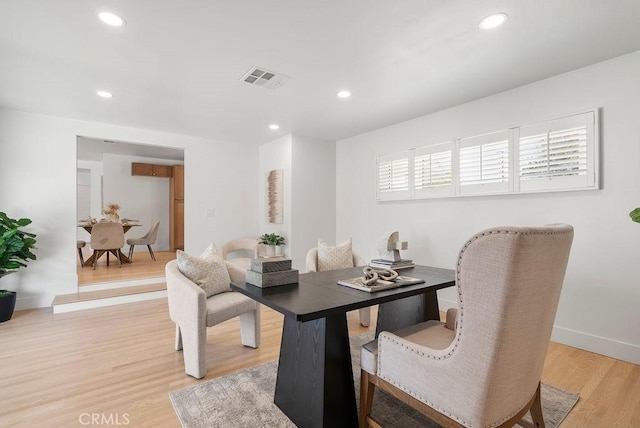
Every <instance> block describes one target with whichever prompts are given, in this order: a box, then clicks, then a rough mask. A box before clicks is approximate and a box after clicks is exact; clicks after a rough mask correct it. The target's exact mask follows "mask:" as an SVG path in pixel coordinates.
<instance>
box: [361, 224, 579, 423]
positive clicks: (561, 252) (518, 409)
mask: <svg viewBox="0 0 640 428" xmlns="http://www.w3.org/2000/svg"><path fill="white" fill-rule="evenodd" d="M572 241H573V227H571V226H569V225H551V226H544V227H500V228H494V229H488V230H485V231H483V232H481V233H479V234H477V235H475V236H473V237H472V238H471V239H470V240H469V241H467V243H466V244H465V245H464V247H463V248H462V250H461V251H460V254H459V256H458V262H457V264H456V267H457V273H456V286H457V291H458V306H459V310H458V313H457V315H455V311H449V312H448V313H447V322H446V323H442V322H439V321H435V320H432V321H426V322H423V323H420V324H416V325H413V326H410V327H407V328H404V329H401V330H398V331H395V332H385V331H383V332H381V333H380V335H379V337H378V339H377V340H375V341H372V342H369V343H367V344H365V345H364V346H363V347H362V353H361V368H362V370H361V377H360V426H361V427H365V426H367V425H369V424H373V425H374V426H379V425H375V421H374V420H373V418H372V417H371V415H370V413H371V408H372V402H373V395H374V391H375V388H376V387H379V388H381V389H383V390H385V391H387V392H389V393H390V394H391V395H392V396H394V397H396V398H398V399H400V400H401V401H403V402H404V403H406V404H408V405H410V406H412V407H414V408H416V409H417V410H419V411H420V412H422V413H424V414H426V415H427V416H428V417H429V418H430V419H432V420H433V421H435V422H437V423H439V424H441V425H444V426H449V427H457V426H464V427H471V426H474V427H475V426H483V427H486V426H492V427H498V426H501V427H502V426H505V427H506V426H509V427H511V426H513V425H514V424H516V423H517V422H518V421H520V419H522V417H523V416H524V415H525V414H526V413H527V412H529V411H530V412H531V416H532V419H533V422H534V426H537V427H544V420H543V417H542V407H541V402H540V378H541V375H542V368H543V365H544V360H545V357H546V355H547V347H548V345H549V339H550V337H551V330H552V328H553V321H554V318H555V315H556V309H557V307H558V300H559V298H560V290H561V289H562V283H563V281H564V275H565V271H566V268H567V261H568V259H569V252H570V249H571V243H572Z"/></svg>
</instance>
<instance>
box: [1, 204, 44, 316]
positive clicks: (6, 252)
mask: <svg viewBox="0 0 640 428" xmlns="http://www.w3.org/2000/svg"><path fill="white" fill-rule="evenodd" d="M29 224H31V220H30V219H28V218H21V219H20V220H16V219H13V218H9V217H8V216H7V215H6V214H5V213H3V212H0V278H2V277H3V276H5V275H9V274H10V273H13V272H15V271H16V270H18V269H19V268H21V267H27V262H28V261H29V260H35V259H36V256H35V254H33V253H32V252H31V249H32V248H35V247H34V245H35V243H36V240H35V237H36V235H34V234H33V233H29V232H25V231H23V230H20V228H21V227H24V226H27V225H29ZM15 306H16V292H15V291H8V290H0V322H5V321H8V320H10V319H11V316H12V315H13V310H14V309H15Z"/></svg>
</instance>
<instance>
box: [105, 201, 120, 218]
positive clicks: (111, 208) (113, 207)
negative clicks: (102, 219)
mask: <svg viewBox="0 0 640 428" xmlns="http://www.w3.org/2000/svg"><path fill="white" fill-rule="evenodd" d="M119 209H120V205H118V204H116V203H113V202H110V203H108V204H107V205H105V206H104V208H103V209H102V213H103V214H104V215H106V216H107V217H111V218H115V219H117V218H120V216H119V215H118V210H119Z"/></svg>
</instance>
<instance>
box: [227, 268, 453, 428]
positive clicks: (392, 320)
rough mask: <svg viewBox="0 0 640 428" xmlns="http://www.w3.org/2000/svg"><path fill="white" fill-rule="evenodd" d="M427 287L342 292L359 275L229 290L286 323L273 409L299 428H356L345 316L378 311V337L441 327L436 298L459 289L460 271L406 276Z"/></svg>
mask: <svg viewBox="0 0 640 428" xmlns="http://www.w3.org/2000/svg"><path fill="white" fill-rule="evenodd" d="M402 274H403V275H406V276H411V277H416V278H421V279H424V280H425V282H424V283H422V284H414V285H407V286H404V287H401V288H395V289H389V290H383V291H378V292H374V293H367V292H364V291H360V290H354V289H353V288H349V287H344V286H342V285H338V281H339V280H342V279H348V278H354V277H357V276H362V268H361V267H357V268H348V269H339V270H334V271H326V272H311V273H306V274H302V275H300V277H299V279H298V283H297V284H289V285H281V286H277V287H270V288H260V287H257V286H255V285H251V284H248V283H246V282H240V283H232V284H231V289H232V290H233V291H237V292H240V293H242V294H244V295H246V296H249V297H251V298H252V299H254V300H256V301H257V302H259V303H262V304H263V305H266V306H268V307H270V308H272V309H274V310H276V311H278V312H280V313H282V314H283V315H284V326H283V329H282V343H281V346H280V359H279V362H278V377H277V380H276V388H275V394H274V402H275V404H276V405H277V406H278V407H279V408H280V409H281V410H282V411H283V412H284V413H285V414H286V415H287V416H288V417H289V419H291V420H292V421H293V422H294V423H295V424H296V425H297V426H299V427H357V426H358V413H357V409H356V399H355V388H354V385H353V372H352V366H351V351H350V348H349V333H348V330H347V317H346V313H347V311H352V310H355V309H360V308H365V307H368V306H372V305H376V304H378V305H380V306H379V309H378V318H377V324H376V336H377V335H378V333H380V332H381V331H383V330H386V331H394V330H397V329H400V328H402V327H407V326H409V325H412V324H417V323H419V322H422V321H426V320H430V319H440V312H439V308H438V299H437V295H436V291H437V290H439V289H441V288H445V287H451V286H453V285H455V271H453V270H451V269H441V268H435V267H427V266H415V267H414V268H411V269H403V270H402Z"/></svg>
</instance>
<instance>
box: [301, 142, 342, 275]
mask: <svg viewBox="0 0 640 428" xmlns="http://www.w3.org/2000/svg"><path fill="white" fill-rule="evenodd" d="M292 153H293V156H292V165H291V167H292V169H293V183H292V187H293V189H292V190H293V201H292V218H291V232H292V237H293V240H292V242H291V247H290V251H291V259H292V261H293V262H294V264H295V266H296V269H299V270H300V271H301V272H306V264H305V260H306V256H307V251H309V249H310V248H312V247H315V246H317V245H318V238H322V239H324V240H325V241H326V242H328V243H330V244H332V243H333V242H332V241H333V239H334V237H335V235H336V217H335V211H336V163H335V159H336V148H335V143H334V142H329V141H324V140H318V139H314V138H309V137H302V136H299V135H293V146H292Z"/></svg>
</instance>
